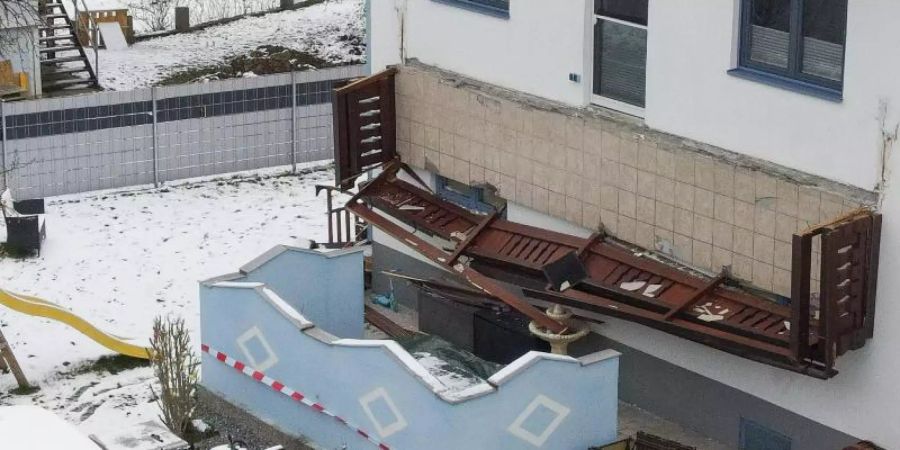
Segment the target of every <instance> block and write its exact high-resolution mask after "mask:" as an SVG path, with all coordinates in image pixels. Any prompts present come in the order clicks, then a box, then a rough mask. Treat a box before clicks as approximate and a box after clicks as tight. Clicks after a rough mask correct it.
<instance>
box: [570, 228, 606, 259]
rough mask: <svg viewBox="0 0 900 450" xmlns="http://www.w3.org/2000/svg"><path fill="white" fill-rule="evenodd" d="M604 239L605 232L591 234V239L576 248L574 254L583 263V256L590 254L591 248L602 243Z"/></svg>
mask: <svg viewBox="0 0 900 450" xmlns="http://www.w3.org/2000/svg"><path fill="white" fill-rule="evenodd" d="M604 239H606V230H600V231H598V232H596V233H594V234H592V235H591V237H589V238H587V240H586V241H584V244H582V245H581V247H578V250H576V251H575V254H576V255H578V258H580V259H581V260H582V261H584V258H585V256H586V255H588V254H590V250H591V248H593V247H594V245H595V244H596V243H598V242H603V240H604Z"/></svg>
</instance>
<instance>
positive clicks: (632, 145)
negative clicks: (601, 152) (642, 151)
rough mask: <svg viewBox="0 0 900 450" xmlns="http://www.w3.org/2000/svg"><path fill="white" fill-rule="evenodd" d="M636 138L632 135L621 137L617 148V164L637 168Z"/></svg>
mask: <svg viewBox="0 0 900 450" xmlns="http://www.w3.org/2000/svg"><path fill="white" fill-rule="evenodd" d="M637 154H638V138H637V137H636V136H634V135H628V136H622V141H621V146H620V148H619V162H621V163H622V164H625V165H627V166H631V167H635V168H637Z"/></svg>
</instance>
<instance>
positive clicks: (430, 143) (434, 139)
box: [425, 126, 441, 150]
mask: <svg viewBox="0 0 900 450" xmlns="http://www.w3.org/2000/svg"><path fill="white" fill-rule="evenodd" d="M425 148H428V149H431V150H438V149H440V148H441V130H439V129H437V128H435V127H428V126H426V127H425Z"/></svg>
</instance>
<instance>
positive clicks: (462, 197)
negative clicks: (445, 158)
mask: <svg viewBox="0 0 900 450" xmlns="http://www.w3.org/2000/svg"><path fill="white" fill-rule="evenodd" d="M435 185H436V186H437V189H436V191H437V194H438V196H439V197H441V198H443V199H444V200H447V201H448V202H451V203H455V204H456V205H459V206H462V207H463V208H466V209H468V210H471V211H475V212H478V213H482V214H490V213H492V212H494V211H505V209H506V200H504V199H502V198H500V197H498V196H497V195H496V194H495V193H494V191H493V190H492V189H488V188H482V187H474V186H467V185H465V184H462V183H460V182H458V181H454V180H451V179H449V178H445V177H442V176H440V175H438V176H437V179H436V180H435Z"/></svg>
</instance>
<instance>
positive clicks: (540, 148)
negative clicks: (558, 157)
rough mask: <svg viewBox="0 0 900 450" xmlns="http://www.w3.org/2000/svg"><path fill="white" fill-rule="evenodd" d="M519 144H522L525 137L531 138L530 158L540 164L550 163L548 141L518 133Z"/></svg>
mask: <svg viewBox="0 0 900 450" xmlns="http://www.w3.org/2000/svg"><path fill="white" fill-rule="evenodd" d="M519 139H520V140H519V145H520V146H524V145H525V142H524V140H526V139H531V158H532V159H533V160H534V161H535V162H537V163H540V164H545V165H546V164H549V163H550V148H551V144H550V141H546V140H544V139H539V138H531V137H528V136H526V135H519Z"/></svg>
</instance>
